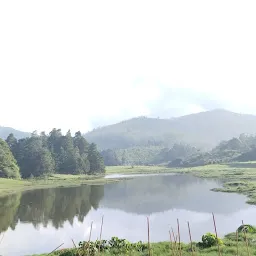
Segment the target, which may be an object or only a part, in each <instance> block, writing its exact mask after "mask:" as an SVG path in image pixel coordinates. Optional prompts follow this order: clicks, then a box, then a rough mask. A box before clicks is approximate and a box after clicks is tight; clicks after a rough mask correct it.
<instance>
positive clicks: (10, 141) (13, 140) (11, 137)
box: [6, 133, 18, 157]
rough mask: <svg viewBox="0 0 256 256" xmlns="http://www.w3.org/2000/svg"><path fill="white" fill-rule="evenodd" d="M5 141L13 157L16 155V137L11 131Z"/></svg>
mask: <svg viewBox="0 0 256 256" xmlns="http://www.w3.org/2000/svg"><path fill="white" fill-rule="evenodd" d="M6 142H7V144H8V146H9V148H10V149H11V151H12V153H13V155H14V157H16V150H17V143H18V141H17V139H16V138H15V137H14V135H13V133H10V134H9V136H8V137H7V139H6Z"/></svg>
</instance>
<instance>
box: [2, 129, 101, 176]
mask: <svg viewBox="0 0 256 256" xmlns="http://www.w3.org/2000/svg"><path fill="white" fill-rule="evenodd" d="M104 171H105V165H104V160H103V157H102V156H101V154H100V153H99V151H98V150H97V147H96V144H94V143H91V144H90V143H88V142H87V141H86V140H85V138H84V137H83V136H82V134H81V132H76V133H75V136H74V137H72V135H71V133H70V131H68V132H67V134H66V135H62V133H61V130H60V129H53V130H52V131H51V132H50V134H49V135H46V134H45V133H44V132H42V133H41V134H40V135H38V134H37V133H36V132H34V133H32V134H31V136H30V137H26V138H22V139H19V140H18V139H17V138H15V136H14V135H13V134H12V133H11V134H10V135H9V136H8V137H7V138H6V141H3V140H1V139H0V177H5V178H19V177H20V176H21V177H22V178H30V177H39V176H44V175H49V174H52V173H61V174H94V173H103V172H104Z"/></svg>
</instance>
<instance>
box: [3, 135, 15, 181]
mask: <svg viewBox="0 0 256 256" xmlns="http://www.w3.org/2000/svg"><path fill="white" fill-rule="evenodd" d="M0 177H1V178H19V177H20V173H19V167H18V166H17V162H16V160H15V159H14V157H13V155H12V152H11V150H10V148H9V147H8V145H7V143H6V142H5V141H3V140H2V139H0Z"/></svg>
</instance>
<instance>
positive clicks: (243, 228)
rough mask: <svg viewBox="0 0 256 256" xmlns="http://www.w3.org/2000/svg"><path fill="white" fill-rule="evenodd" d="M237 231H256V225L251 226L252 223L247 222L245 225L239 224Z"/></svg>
mask: <svg viewBox="0 0 256 256" xmlns="http://www.w3.org/2000/svg"><path fill="white" fill-rule="evenodd" d="M237 232H239V233H240V232H245V233H251V234H253V233H256V227H254V226H252V225H248V224H245V225H241V226H240V227H239V228H238V229H237Z"/></svg>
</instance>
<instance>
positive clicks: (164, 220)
mask: <svg viewBox="0 0 256 256" xmlns="http://www.w3.org/2000/svg"><path fill="white" fill-rule="evenodd" d="M121 177H124V176H121ZM125 177H130V176H129V175H128V176H125ZM220 186H221V183H220V182H218V181H215V180H209V179H208V180H206V179H200V178H196V177H193V176H190V175H178V174H177V175H176V174H158V175H138V176H137V177H136V175H135V177H133V179H129V180H123V181H120V182H117V183H110V184H106V185H102V186H99V185H93V186H88V185H83V186H80V187H71V188H51V189H40V190H34V191H28V192H24V193H20V194H14V195H10V196H8V197H5V198H2V199H0V217H1V218H0V231H1V239H2V241H1V244H0V254H1V255H7V256H8V255H10V256H13V255H30V254H34V253H43V252H50V251H52V250H54V249H55V248H56V247H57V246H59V245H60V244H62V243H64V245H63V247H62V248H67V247H71V246H72V241H71V239H73V240H74V241H75V242H76V243H78V242H79V241H81V240H85V239H86V240H87V239H88V237H89V232H90V225H91V222H92V221H93V229H92V239H93V240H94V239H97V238H98V237H99V233H100V226H101V218H102V216H103V215H104V225H103V238H104V239H109V238H111V237H112V236H118V237H120V238H126V239H128V240H130V241H138V240H142V241H146V240H147V220H146V217H147V216H149V218H150V232H151V234H150V235H151V241H164V240H168V239H169V234H168V231H169V229H171V227H173V228H174V229H175V230H177V225H176V221H177V218H179V222H180V231H181V239H182V241H184V242H188V240H189V235H188V230H187V221H189V222H190V227H191V232H192V238H193V240H200V239H201V236H202V235H203V234H204V233H206V232H214V226H213V222H212V215H211V213H212V212H214V213H215V218H216V223H217V229H218V233H219V235H220V236H223V235H224V234H226V233H229V232H233V231H235V229H236V228H237V227H238V226H239V225H240V224H241V221H242V220H244V222H246V223H250V224H253V225H255V224H256V218H255V216H256V207H255V206H252V205H248V204H246V203H245V201H246V197H245V196H242V195H238V194H229V193H221V192H212V191H210V189H212V188H216V187H220Z"/></svg>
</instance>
